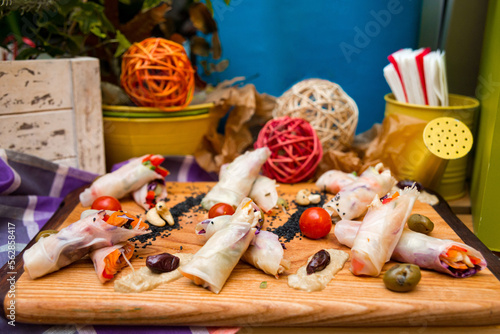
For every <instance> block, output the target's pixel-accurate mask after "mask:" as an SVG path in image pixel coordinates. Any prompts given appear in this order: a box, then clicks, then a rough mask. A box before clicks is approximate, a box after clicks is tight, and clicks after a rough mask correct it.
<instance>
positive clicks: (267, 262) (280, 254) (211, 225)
mask: <svg viewBox="0 0 500 334" xmlns="http://www.w3.org/2000/svg"><path fill="white" fill-rule="evenodd" d="M230 220H231V216H228V215H224V216H218V217H215V218H212V219H206V220H204V221H202V222H200V223H198V224H197V225H196V227H195V231H196V234H198V235H200V236H202V237H203V238H204V239H205V240H208V239H210V238H211V237H212V235H214V233H215V232H217V231H219V230H221V229H222V228H224V227H225V226H226V225H227V224H229V222H230ZM241 259H242V260H243V261H245V262H247V263H248V264H250V265H252V266H254V267H255V268H257V269H260V270H262V271H263V272H265V273H266V274H269V275H273V276H274V277H276V278H278V276H279V275H280V274H282V273H283V272H284V271H285V270H287V269H290V261H289V260H286V259H284V251H283V246H282V245H281V243H280V241H279V237H278V236H277V235H276V234H274V233H272V232H268V231H257V232H256V234H255V237H254V238H253V240H252V242H251V245H250V246H249V247H248V249H247V251H246V252H245V254H243V257H242V258H241Z"/></svg>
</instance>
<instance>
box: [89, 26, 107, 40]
mask: <svg viewBox="0 0 500 334" xmlns="http://www.w3.org/2000/svg"><path fill="white" fill-rule="evenodd" d="M90 32H91V33H93V34H94V35H96V36H97V37H100V38H106V36H107V35H106V33H104V32H102V30H101V28H100V27H99V26H98V25H93V26H91V27H90Z"/></svg>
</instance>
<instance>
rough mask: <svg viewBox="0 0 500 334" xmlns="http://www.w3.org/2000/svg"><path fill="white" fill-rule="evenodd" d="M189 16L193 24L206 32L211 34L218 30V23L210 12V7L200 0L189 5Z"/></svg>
mask: <svg viewBox="0 0 500 334" xmlns="http://www.w3.org/2000/svg"><path fill="white" fill-rule="evenodd" d="M189 18H190V19H191V22H193V25H194V26H195V27H196V29H198V30H199V31H201V32H202V33H204V34H211V33H214V32H216V31H217V24H216V23H215V20H214V19H213V17H212V14H210V11H209V10H208V8H207V7H206V6H205V5H204V4H202V3H200V2H198V3H195V4H193V5H192V6H191V7H189Z"/></svg>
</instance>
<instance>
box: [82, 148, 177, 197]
mask: <svg viewBox="0 0 500 334" xmlns="http://www.w3.org/2000/svg"><path fill="white" fill-rule="evenodd" d="M164 159H165V158H163V157H162V156H161V155H152V154H149V155H145V156H142V157H140V158H135V159H132V160H131V161H130V162H128V163H127V164H126V165H123V166H122V167H120V168H118V169H117V170H115V171H114V172H112V173H108V174H105V175H103V176H101V177H99V178H98V179H96V180H95V181H94V182H93V183H92V185H91V186H90V187H89V188H87V189H85V190H84V191H83V192H82V193H81V194H80V202H81V204H82V206H90V205H91V204H92V202H93V201H94V200H95V199H96V198H98V197H100V196H113V197H115V198H118V199H120V198H122V197H124V196H125V195H127V194H128V193H130V192H132V191H134V190H137V189H139V188H140V187H142V186H143V185H144V184H146V183H148V182H149V181H152V180H155V179H163V178H164V177H165V176H167V175H168V171H167V170H166V169H164V168H163V167H161V166H160V164H161V162H163V160H164Z"/></svg>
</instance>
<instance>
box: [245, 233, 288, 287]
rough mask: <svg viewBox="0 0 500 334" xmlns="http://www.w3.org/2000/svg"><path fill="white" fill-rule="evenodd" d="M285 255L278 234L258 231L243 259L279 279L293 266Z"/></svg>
mask: <svg viewBox="0 0 500 334" xmlns="http://www.w3.org/2000/svg"><path fill="white" fill-rule="evenodd" d="M283 255H284V251H283V246H282V245H281V243H280V241H279V237H278V236H277V235H276V234H274V233H272V232H268V231H258V232H257V234H256V235H255V237H254V238H253V240H252V243H251V245H250V247H248V249H247V251H246V252H245V253H244V254H243V257H242V258H241V259H242V260H243V261H245V262H246V263H248V264H250V265H252V266H254V267H255V268H257V269H260V270H262V271H263V272H265V273H266V274H269V275H273V276H274V277H276V278H279V275H280V274H282V273H284V272H285V270H288V269H290V265H291V263H290V260H286V259H284V258H283Z"/></svg>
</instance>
